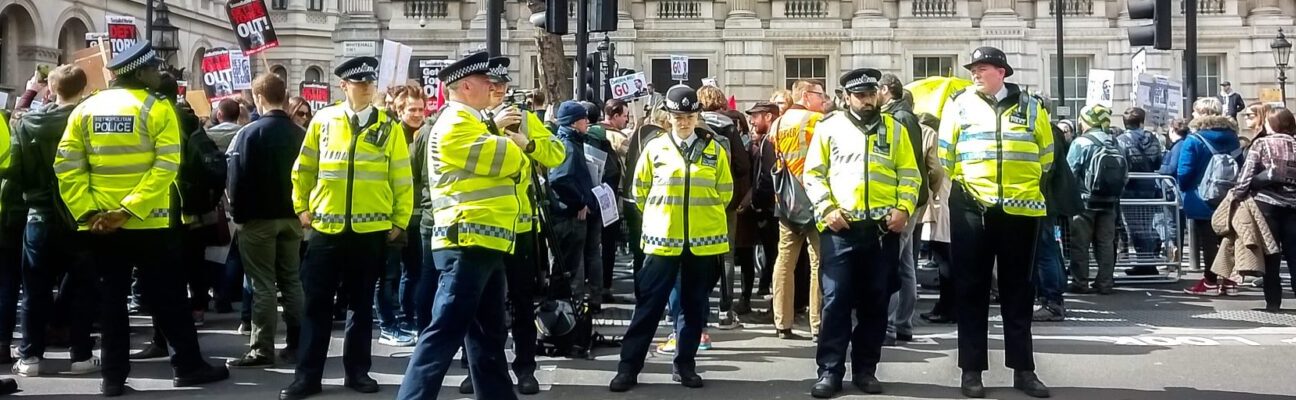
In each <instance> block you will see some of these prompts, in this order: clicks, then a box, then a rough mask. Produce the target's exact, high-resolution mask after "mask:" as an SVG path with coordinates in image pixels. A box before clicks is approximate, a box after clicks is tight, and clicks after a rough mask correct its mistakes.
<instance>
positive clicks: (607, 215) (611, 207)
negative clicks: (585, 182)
mask: <svg viewBox="0 0 1296 400" xmlns="http://www.w3.org/2000/svg"><path fill="white" fill-rule="evenodd" d="M590 191H592V192H594V198H596V199H598V203H599V214H601V215H602V217H603V226H605V227H606V226H608V225H612V223H614V222H617V220H618V219H621V215H620V213H618V212H617V208H618V207H617V204H618V202H617V197H616V193H614V192H612V187H610V186H608V184H606V183H604V184H602V185H598V186H597V187H595V188H594V189H591V190H590Z"/></svg>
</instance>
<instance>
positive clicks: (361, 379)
mask: <svg viewBox="0 0 1296 400" xmlns="http://www.w3.org/2000/svg"><path fill="white" fill-rule="evenodd" d="M342 386H346V387H347V388H350V389H351V390H354V391H357V392H360V393H378V381H375V380H374V379H373V378H370V377H369V375H356V376H353V377H350V378H347V380H346V382H345V383H343V384H342Z"/></svg>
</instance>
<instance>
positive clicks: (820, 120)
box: [819, 110, 842, 122]
mask: <svg viewBox="0 0 1296 400" xmlns="http://www.w3.org/2000/svg"><path fill="white" fill-rule="evenodd" d="M841 113H842V112H841V110H838V111H833V112H830V113H828V115H824V116H823V118H819V122H824V121H827V120H830V119H832V118H833V117H836V116H837V115H838V114H841Z"/></svg>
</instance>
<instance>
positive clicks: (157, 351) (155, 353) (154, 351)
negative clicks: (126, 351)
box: [129, 343, 171, 360]
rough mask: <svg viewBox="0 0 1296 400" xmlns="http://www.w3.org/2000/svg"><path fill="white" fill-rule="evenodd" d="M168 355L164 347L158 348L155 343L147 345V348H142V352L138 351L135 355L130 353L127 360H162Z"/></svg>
mask: <svg viewBox="0 0 1296 400" xmlns="http://www.w3.org/2000/svg"><path fill="white" fill-rule="evenodd" d="M169 355H171V354H170V353H168V352H167V348H166V347H165V346H159V345H158V344H157V343H149V344H148V346H145V347H144V350H140V351H139V352H137V353H131V355H130V357H129V358H130V359H132V360H148V359H152V358H162V357H166V356H169Z"/></svg>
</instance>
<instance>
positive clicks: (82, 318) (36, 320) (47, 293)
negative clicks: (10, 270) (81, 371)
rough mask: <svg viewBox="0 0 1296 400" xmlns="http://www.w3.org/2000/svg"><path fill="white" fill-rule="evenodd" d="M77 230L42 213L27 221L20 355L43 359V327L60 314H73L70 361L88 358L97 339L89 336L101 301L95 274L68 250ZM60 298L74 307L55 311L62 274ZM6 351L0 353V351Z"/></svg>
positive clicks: (69, 331) (71, 317)
mask: <svg viewBox="0 0 1296 400" xmlns="http://www.w3.org/2000/svg"><path fill="white" fill-rule="evenodd" d="M73 234H74V232H72V231H69V230H67V229H65V228H62V227H61V226H60V225H58V224H56V223H48V222H46V221H45V216H43V215H33V216H31V217H30V218H28V220H27V230H26V232H25V234H24V235H23V254H22V275H23V286H24V287H25V288H26V290H24V291H23V307H22V318H23V342H22V346H20V347H19V348H18V352H19V353H21V354H22V356H23V357H37V358H41V359H44V358H45V346H46V344H45V339H46V337H45V336H46V335H45V329H46V328H47V327H48V326H49V325H50V323H51V319H52V318H53V317H54V316H55V315H57V314H59V313H60V312H68V313H71V315H70V316H69V317H70V318H66V320H67V322H68V325H69V326H68V328H69V329H68V341H69V344H70V345H71V347H72V361H74V362H77V361H85V360H88V359H90V357H91V356H92V354H91V353H90V350H91V347H92V346H93V344H94V341H93V340H92V339H91V338H90V323H91V321H92V319H93V318H94V312H93V309H94V307H95V303H96V302H97V301H98V298H97V297H95V296H96V295H98V289H97V287H96V285H95V272H94V270H93V269H92V266H90V265H86V264H83V263H74V262H73V261H74V260H75V258H74V257H72V253H71V252H69V251H68V249H71V248H73V246H74V245H76V244H77V243H75V242H74V241H73V238H72V235H73ZM64 275H66V277H65V278H64V283H63V285H62V286H61V287H60V288H59V296H61V297H63V299H64V301H67V302H68V304H69V305H70V307H68V308H67V309H65V310H57V311H56V309H55V305H54V293H53V291H54V287H55V286H56V285H58V282H59V277H60V276H64ZM2 350H3V349H0V351H2Z"/></svg>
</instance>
